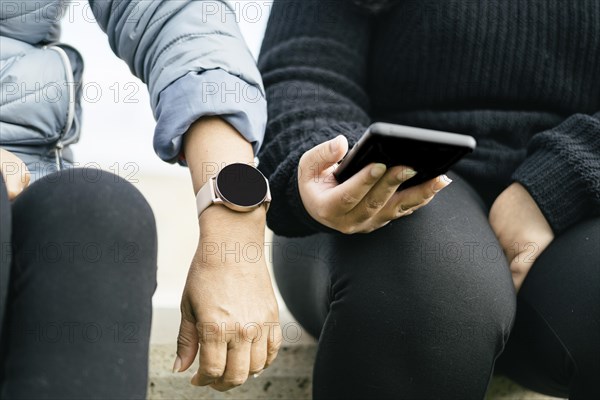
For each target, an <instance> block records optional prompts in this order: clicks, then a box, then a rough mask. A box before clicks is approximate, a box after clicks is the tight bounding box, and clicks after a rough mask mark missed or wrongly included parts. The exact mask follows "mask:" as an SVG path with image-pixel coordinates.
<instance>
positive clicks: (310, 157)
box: [299, 135, 348, 181]
mask: <svg viewBox="0 0 600 400" xmlns="http://www.w3.org/2000/svg"><path fill="white" fill-rule="evenodd" d="M347 151H348V140H346V138H345V137H344V136H343V135H339V136H337V137H335V138H333V139H331V140H328V141H326V142H323V143H321V144H319V145H317V146H315V147H313V148H312V149H310V150H308V151H307V152H306V153H304V154H303V155H302V158H300V164H299V168H300V171H299V179H301V180H304V181H309V180H311V179H313V178H314V177H315V176H319V175H320V174H321V172H323V171H325V170H326V169H328V168H329V167H331V166H333V165H334V164H335V163H337V162H338V161H340V160H341V159H342V158H344V155H345V154H346V152H347Z"/></svg>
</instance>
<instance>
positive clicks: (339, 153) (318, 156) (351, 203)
mask: <svg viewBox="0 0 600 400" xmlns="http://www.w3.org/2000/svg"><path fill="white" fill-rule="evenodd" d="M347 152H348V142H347V140H346V138H345V137H344V136H342V135H340V136H338V137H336V138H334V139H332V140H329V141H327V142H324V143H321V144H319V145H317V146H315V147H313V148H312V149H310V150H308V151H307V152H305V153H304V155H303V156H302V158H301V159H300V162H299V168H298V189H299V192H300V197H301V199H302V203H303V204H304V208H305V209H306V211H307V212H308V213H309V214H310V216H311V217H312V218H313V219H315V220H316V221H318V222H320V223H321V224H323V225H325V226H327V227H330V228H333V229H336V230H338V231H340V232H342V233H346V234H352V233H359V232H360V233H367V232H371V231H374V230H376V229H379V228H381V227H382V226H385V225H387V224H388V223H389V222H390V221H392V220H394V219H397V218H400V217H403V216H407V215H410V214H412V213H413V212H414V211H415V210H417V209H419V208H421V207H423V206H425V205H427V204H428V203H429V202H430V201H431V200H432V199H433V197H434V195H435V194H436V193H437V192H438V191H440V190H441V189H443V188H444V187H446V186H448V185H449V184H450V182H451V181H450V180H449V179H448V180H445V179H431V180H429V181H426V182H424V183H421V184H419V185H417V186H413V187H410V188H408V189H406V190H402V191H400V192H397V189H398V187H399V186H400V185H401V184H403V183H404V182H406V181H407V180H408V179H410V178H411V177H413V176H414V173H411V172H410V171H411V170H410V168H408V167H405V166H392V167H390V168H388V167H387V166H386V165H385V164H383V163H370V164H368V165H366V166H365V167H363V168H362V169H360V170H359V171H358V172H357V173H356V174H354V175H352V176H351V177H349V178H348V179H347V180H345V181H344V182H343V183H338V182H337V181H336V179H335V178H334V176H333V172H334V170H335V168H336V166H337V163H338V162H339V161H341V160H342V158H343V157H344V155H346V153H347Z"/></svg>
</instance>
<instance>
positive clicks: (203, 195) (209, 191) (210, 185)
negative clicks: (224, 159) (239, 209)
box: [196, 178, 215, 216]
mask: <svg viewBox="0 0 600 400" xmlns="http://www.w3.org/2000/svg"><path fill="white" fill-rule="evenodd" d="M214 201H215V189H214V178H210V179H209V180H208V181H207V182H206V183H205V184H204V185H203V186H202V188H201V189H200V190H199V191H198V194H197V195H196V209H197V210H198V216H200V214H202V212H204V210H206V209H207V208H208V207H210V206H211V205H212V204H213V203H214Z"/></svg>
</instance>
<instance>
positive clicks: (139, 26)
mask: <svg viewBox="0 0 600 400" xmlns="http://www.w3.org/2000/svg"><path fill="white" fill-rule="evenodd" d="M90 5H91V9H92V11H93V13H94V15H95V17H96V20H97V21H98V23H99V25H100V27H101V28H102V30H104V31H105V32H106V33H107V35H108V39H109V42H110V46H111V48H112V50H113V51H114V53H115V54H116V55H117V56H118V57H120V58H121V59H123V60H124V61H125V62H126V63H127V65H128V66H129V68H130V69H131V71H132V73H133V74H135V76H137V77H138V78H140V79H141V80H142V81H143V82H144V83H146V84H147V85H148V90H149V92H150V101H151V105H152V110H153V112H154V116H155V118H156V120H157V127H156V131H155V136H154V148H155V151H156V152H157V154H158V155H159V156H160V157H161V158H162V159H164V160H165V161H170V162H172V161H175V160H176V159H177V157H178V156H179V153H180V150H181V143H182V135H183V134H184V133H185V132H186V130H187V129H188V128H189V126H190V125H191V124H192V123H193V122H194V121H195V120H197V119H198V118H200V117H201V116H204V115H220V116H222V117H223V118H224V119H225V120H227V121H228V122H229V123H231V124H232V125H233V126H234V127H235V128H236V129H237V130H238V131H240V133H241V134H242V135H243V136H244V137H245V138H246V139H247V140H248V141H250V142H251V143H252V144H253V146H254V150H255V152H257V151H258V149H259V147H260V145H261V141H262V139H263V136H264V127H265V125H266V102H265V98H264V90H263V87H262V81H261V77H260V74H259V72H258V69H257V68H256V63H255V61H254V59H253V57H252V54H251V53H250V51H249V50H248V48H247V47H246V44H245V42H244V39H243V38H242V35H241V33H240V31H239V28H238V26H237V22H236V16H235V13H234V11H233V10H232V9H231V7H230V6H229V5H228V3H227V2H226V1H225V0H216V1H215V0H212V1H191V0H185V1H177V0H168V1H139V0H138V1H134V0H123V1H117V0H112V1H106V0H97V1H93V0H90Z"/></svg>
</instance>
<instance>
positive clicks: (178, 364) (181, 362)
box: [173, 317, 198, 372]
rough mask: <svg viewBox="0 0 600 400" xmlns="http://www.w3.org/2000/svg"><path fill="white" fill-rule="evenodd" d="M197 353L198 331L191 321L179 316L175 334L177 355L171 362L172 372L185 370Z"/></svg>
mask: <svg viewBox="0 0 600 400" xmlns="http://www.w3.org/2000/svg"><path fill="white" fill-rule="evenodd" d="M197 353H198V331H197V330H196V326H195V325H194V323H193V322H192V321H188V320H187V319H185V318H184V317H182V318H181V324H180V325H179V335H178V336H177V357H176V358H175V363H174V364H173V372H183V371H185V370H187V369H188V368H189V367H190V366H191V365H192V363H193V362H194V359H195V358H196V354H197Z"/></svg>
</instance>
